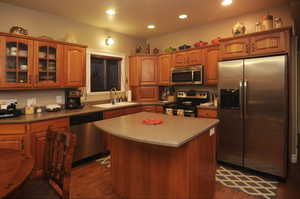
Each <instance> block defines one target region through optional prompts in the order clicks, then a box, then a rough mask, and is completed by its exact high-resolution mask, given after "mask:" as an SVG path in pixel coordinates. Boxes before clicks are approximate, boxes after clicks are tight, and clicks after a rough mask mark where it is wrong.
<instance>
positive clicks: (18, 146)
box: [0, 135, 25, 153]
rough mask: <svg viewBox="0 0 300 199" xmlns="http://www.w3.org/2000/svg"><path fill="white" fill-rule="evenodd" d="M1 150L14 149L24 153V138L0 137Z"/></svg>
mask: <svg viewBox="0 0 300 199" xmlns="http://www.w3.org/2000/svg"><path fill="white" fill-rule="evenodd" d="M0 148H1V149H14V150H17V151H20V152H22V153H24V148H25V147H24V136H23V135H1V136H0Z"/></svg>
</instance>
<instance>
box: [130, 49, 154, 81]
mask: <svg viewBox="0 0 300 199" xmlns="http://www.w3.org/2000/svg"><path fill="white" fill-rule="evenodd" d="M157 68H158V59H157V56H149V55H147V56H146V55H144V56H130V57H129V74H130V77H129V79H130V80H129V85H130V86H147V85H157Z"/></svg>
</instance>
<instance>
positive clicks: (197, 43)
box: [194, 41, 208, 48]
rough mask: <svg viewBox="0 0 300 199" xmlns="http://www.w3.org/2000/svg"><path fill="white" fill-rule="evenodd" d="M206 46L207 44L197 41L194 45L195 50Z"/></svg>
mask: <svg viewBox="0 0 300 199" xmlns="http://www.w3.org/2000/svg"><path fill="white" fill-rule="evenodd" d="M206 45H208V43H207V42H205V41H198V42H196V43H194V47H195V48H198V47H203V46H206Z"/></svg>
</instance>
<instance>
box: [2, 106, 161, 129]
mask: <svg viewBox="0 0 300 199" xmlns="http://www.w3.org/2000/svg"><path fill="white" fill-rule="evenodd" d="M98 104H100V103H98ZM163 104H165V102H159V101H158V102H143V103H139V102H138V103H136V104H130V105H124V106H116V107H109V108H99V107H95V106H93V104H87V105H85V106H84V107H83V108H81V109H73V110H61V111H58V112H43V113H37V114H33V115H21V116H19V117H14V118H7V119H0V124H16V123H30V122H38V121H43V120H51V119H58V118H63V117H69V116H73V115H82V114H86V113H93V112H98V111H109V110H116V109H122V108H128V107H133V106H143V105H163Z"/></svg>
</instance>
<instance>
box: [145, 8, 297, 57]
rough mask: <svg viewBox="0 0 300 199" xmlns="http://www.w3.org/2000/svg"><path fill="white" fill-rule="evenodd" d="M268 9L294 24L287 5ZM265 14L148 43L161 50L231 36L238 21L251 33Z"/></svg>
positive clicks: (233, 19) (179, 33)
mask: <svg viewBox="0 0 300 199" xmlns="http://www.w3.org/2000/svg"><path fill="white" fill-rule="evenodd" d="M268 10H269V11H270V14H272V15H273V16H274V17H281V19H282V20H283V23H284V26H292V25H293V24H294V22H293V19H292V17H291V14H290V11H289V7H288V6H280V7H276V8H270V9H268ZM265 14H266V13H265V10H263V11H260V12H256V13H250V14H247V15H243V16H239V17H234V18H229V19H225V20H220V21H216V22H213V23H209V24H203V25H199V26H196V27H193V28H190V29H184V30H181V31H178V32H174V33H169V34H165V35H161V36H157V37H151V38H148V43H149V44H150V46H151V48H159V49H160V50H161V51H163V50H164V49H165V48H167V47H170V46H172V47H175V48H177V47H178V46H181V45H183V44H188V45H193V44H194V43H195V42H197V41H200V40H202V41H207V42H210V41H211V40H212V39H215V38H217V37H221V38H224V37H231V36H232V32H231V30H232V27H233V25H234V24H236V23H237V22H238V21H239V22H242V23H244V25H245V26H246V29H247V33H251V32H254V31H255V23H256V22H257V21H259V20H261V18H262V16H264V15H265Z"/></svg>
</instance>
